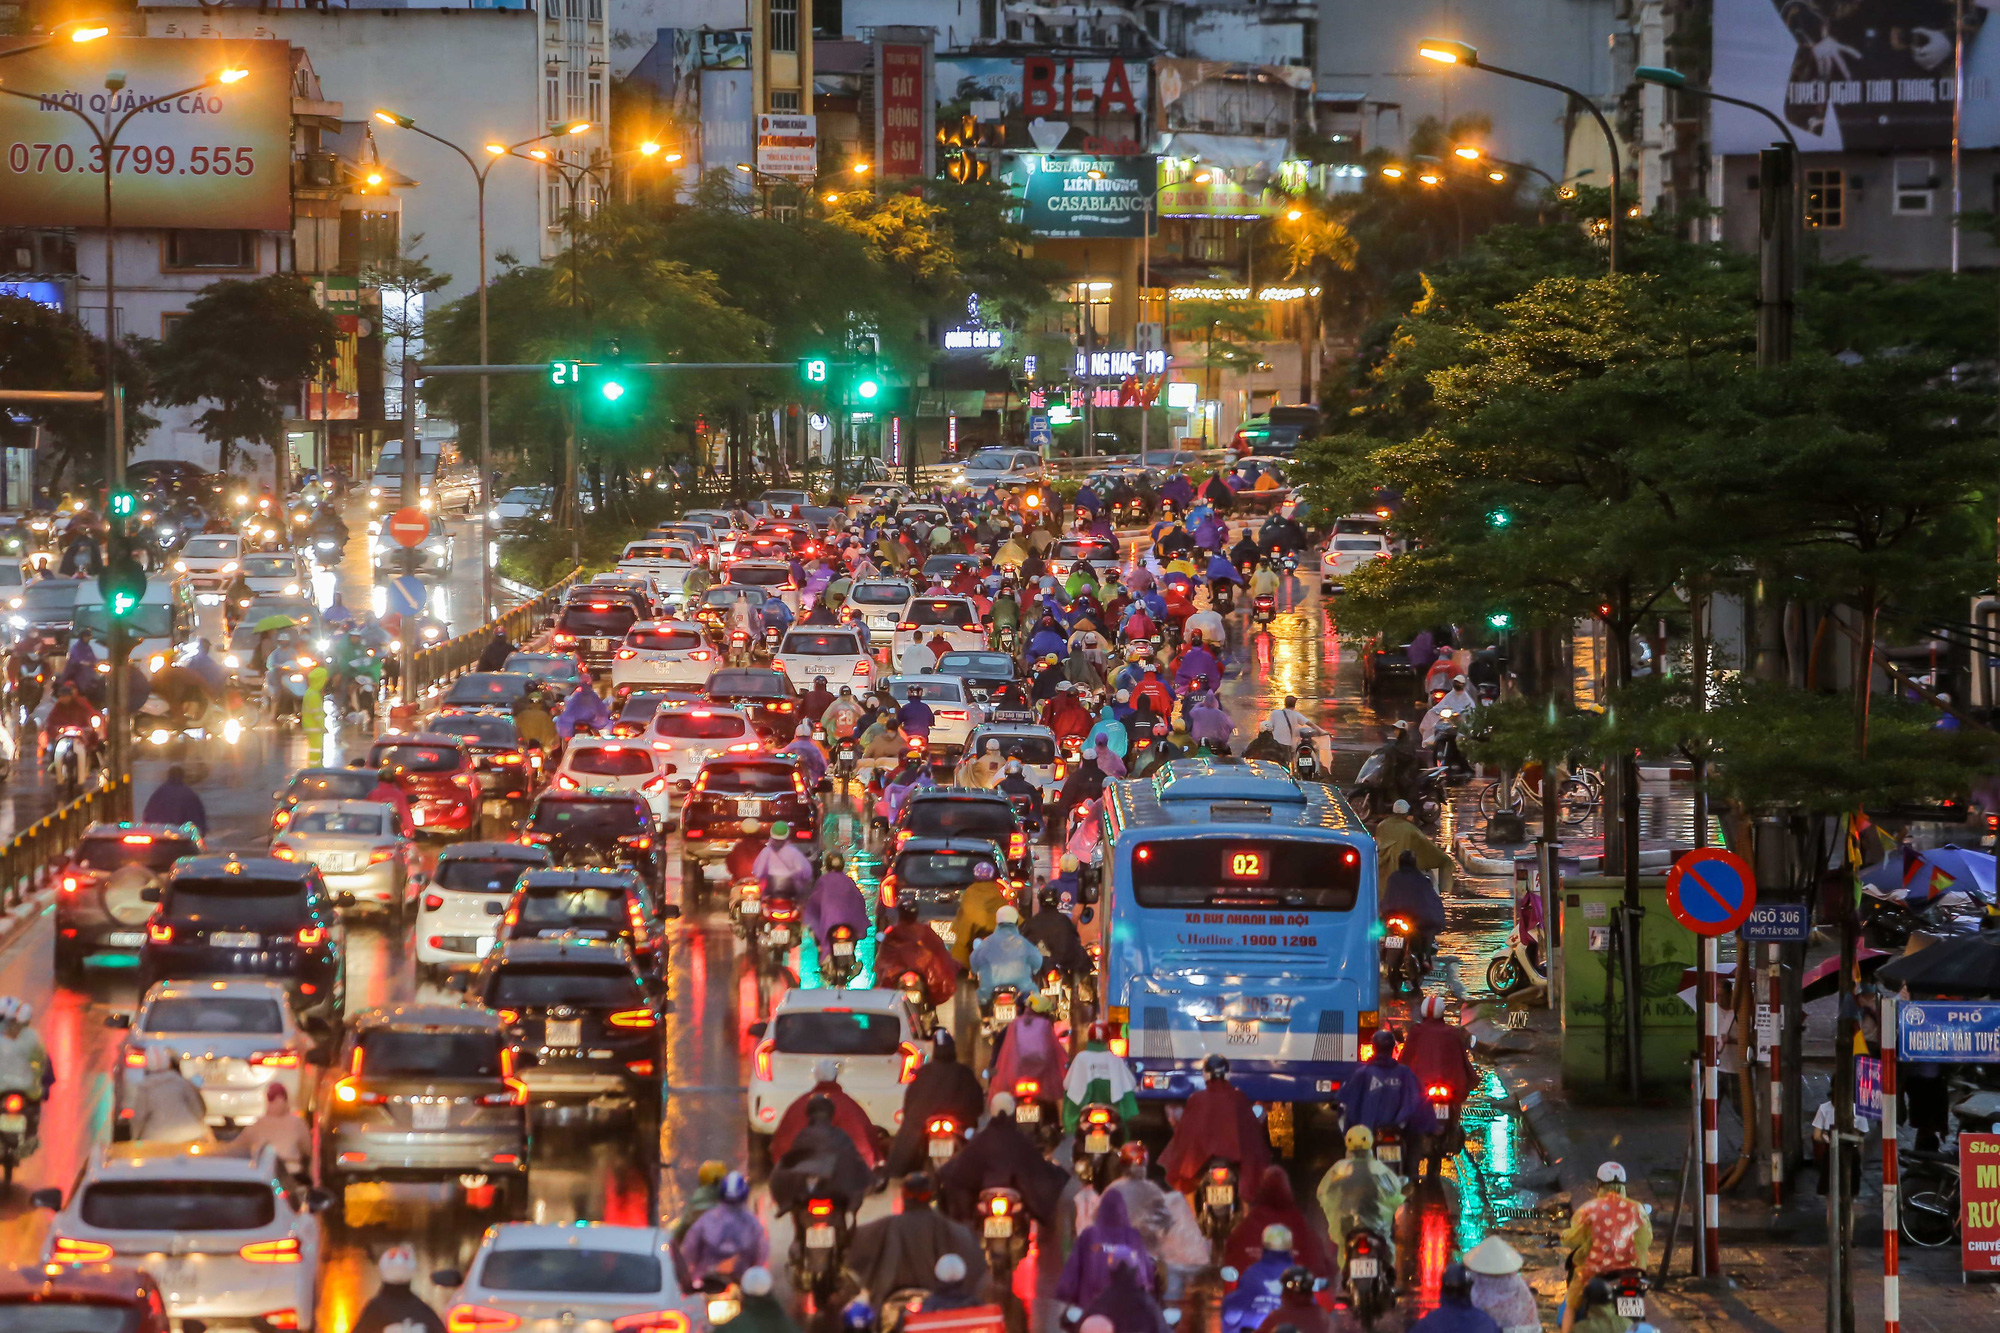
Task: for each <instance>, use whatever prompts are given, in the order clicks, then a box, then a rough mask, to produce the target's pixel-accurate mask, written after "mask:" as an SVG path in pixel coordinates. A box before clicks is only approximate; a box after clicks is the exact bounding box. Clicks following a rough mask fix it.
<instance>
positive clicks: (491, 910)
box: [486, 902, 507, 916]
mask: <svg viewBox="0 0 2000 1333" xmlns="http://www.w3.org/2000/svg"><path fill="white" fill-rule="evenodd" d="M506 910H507V904H505V903H496V902H488V903H487V904H486V915H488V916H499V915H501V914H502V913H504V912H505V911H506Z"/></svg>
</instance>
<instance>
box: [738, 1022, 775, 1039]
mask: <svg viewBox="0 0 2000 1333" xmlns="http://www.w3.org/2000/svg"><path fill="white" fill-rule="evenodd" d="M770 1027H771V1025H770V1024H769V1023H752V1024H751V1025H750V1026H749V1027H747V1028H745V1029H744V1031H745V1032H748V1033H749V1034H750V1035H751V1036H753V1037H760V1038H761V1037H762V1036H763V1035H764V1034H765V1033H766V1032H767V1031H769V1030H770Z"/></svg>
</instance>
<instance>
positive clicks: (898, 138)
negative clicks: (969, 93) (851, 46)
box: [875, 42, 937, 180]
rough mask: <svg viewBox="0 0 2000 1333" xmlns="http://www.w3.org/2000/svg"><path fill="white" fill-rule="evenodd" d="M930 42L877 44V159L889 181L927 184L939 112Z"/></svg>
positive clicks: (877, 163) (878, 168)
mask: <svg viewBox="0 0 2000 1333" xmlns="http://www.w3.org/2000/svg"><path fill="white" fill-rule="evenodd" d="M930 61H931V48H930V44H929V43H927V42H877V43H875V157H876V167H877V170H879V171H880V172H881V173H882V176H883V178H884V179H885V180H903V179H906V178H908V177H911V176H916V177H921V178H923V179H926V180H928V179H929V178H930V177H931V176H932V175H934V174H935V172H934V171H933V169H932V166H931V148H932V141H933V139H934V138H935V137H936V133H937V131H936V129H935V128H934V120H933V117H934V115H935V107H934V106H933V104H932V102H931V97H930V86H931V85H930V77H929V76H930Z"/></svg>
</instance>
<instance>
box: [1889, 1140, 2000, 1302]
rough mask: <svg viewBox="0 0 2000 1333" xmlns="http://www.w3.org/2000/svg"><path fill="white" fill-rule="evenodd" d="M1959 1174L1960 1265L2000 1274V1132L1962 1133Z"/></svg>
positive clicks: (1972, 1270) (1959, 1146)
mask: <svg viewBox="0 0 2000 1333" xmlns="http://www.w3.org/2000/svg"><path fill="white" fill-rule="evenodd" d="M1958 1173H1959V1174H1958V1200H1959V1203H1958V1229H1959V1266H1960V1267H1961V1268H1963V1269H1964V1270H1965V1271H1966V1272H1968V1273H2000V1134H1960V1135H1959V1136H1958ZM1904 1206H1905V1207H1907V1206H1908V1205H1907V1204H1906V1205H1904Z"/></svg>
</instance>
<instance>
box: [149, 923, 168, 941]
mask: <svg viewBox="0 0 2000 1333" xmlns="http://www.w3.org/2000/svg"><path fill="white" fill-rule="evenodd" d="M146 938H147V939H148V940H149V941H151V942H152V943H154V944H172V943H173V942H174V928H173V927H172V926H170V925H168V924H166V923H165V922H164V921H148V922H147V923H146Z"/></svg>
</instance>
